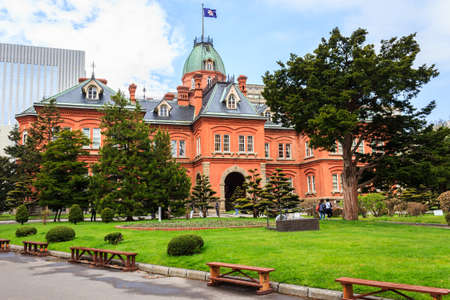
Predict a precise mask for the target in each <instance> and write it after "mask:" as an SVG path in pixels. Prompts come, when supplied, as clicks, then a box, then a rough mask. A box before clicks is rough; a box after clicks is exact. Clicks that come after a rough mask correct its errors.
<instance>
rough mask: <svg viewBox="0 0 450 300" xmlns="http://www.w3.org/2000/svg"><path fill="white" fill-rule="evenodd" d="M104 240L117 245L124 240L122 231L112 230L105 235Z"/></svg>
mask: <svg viewBox="0 0 450 300" xmlns="http://www.w3.org/2000/svg"><path fill="white" fill-rule="evenodd" d="M104 240H105V242H108V243H110V244H113V245H117V244H118V243H120V242H121V241H122V240H123V236H122V233H120V232H111V233H108V234H107V235H105V238H104Z"/></svg>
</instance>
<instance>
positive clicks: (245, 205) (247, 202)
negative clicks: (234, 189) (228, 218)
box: [234, 169, 263, 218]
mask: <svg viewBox="0 0 450 300" xmlns="http://www.w3.org/2000/svg"><path fill="white" fill-rule="evenodd" d="M248 172H249V173H250V175H248V176H246V177H245V183H244V189H245V191H246V193H244V196H243V197H240V198H238V199H236V200H235V201H234V203H235V207H236V208H238V209H241V210H244V211H251V212H252V214H253V218H257V217H258V216H259V215H260V213H261V207H260V204H261V196H262V192H263V189H262V187H261V181H262V178H261V176H260V175H259V173H258V170H257V169H252V170H249V171H248Z"/></svg>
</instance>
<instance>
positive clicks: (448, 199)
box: [437, 191, 450, 212]
mask: <svg viewBox="0 0 450 300" xmlns="http://www.w3.org/2000/svg"><path fill="white" fill-rule="evenodd" d="M437 200H438V201H439V204H440V205H441V209H442V210H443V211H444V212H450V191H446V192H443V193H442V194H440V195H439V197H438V198H437Z"/></svg>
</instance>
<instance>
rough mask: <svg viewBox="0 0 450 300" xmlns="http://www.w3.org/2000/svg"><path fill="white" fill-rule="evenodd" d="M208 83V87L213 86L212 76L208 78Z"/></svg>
mask: <svg viewBox="0 0 450 300" xmlns="http://www.w3.org/2000/svg"><path fill="white" fill-rule="evenodd" d="M207 81H208V85H211V82H212V78H211V76H208V79H207Z"/></svg>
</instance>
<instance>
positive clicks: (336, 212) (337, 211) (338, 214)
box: [333, 207, 343, 217]
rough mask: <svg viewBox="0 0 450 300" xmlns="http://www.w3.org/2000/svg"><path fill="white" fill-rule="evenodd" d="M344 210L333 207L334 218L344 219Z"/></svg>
mask: <svg viewBox="0 0 450 300" xmlns="http://www.w3.org/2000/svg"><path fill="white" fill-rule="evenodd" d="M342 213H343V209H342V208H340V207H333V217H342Z"/></svg>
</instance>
